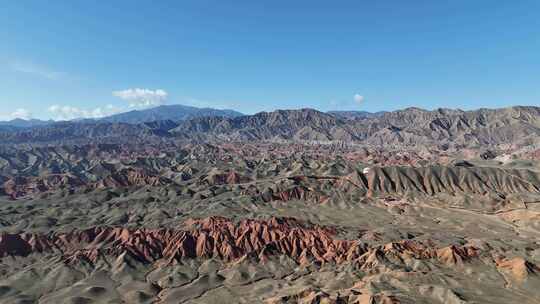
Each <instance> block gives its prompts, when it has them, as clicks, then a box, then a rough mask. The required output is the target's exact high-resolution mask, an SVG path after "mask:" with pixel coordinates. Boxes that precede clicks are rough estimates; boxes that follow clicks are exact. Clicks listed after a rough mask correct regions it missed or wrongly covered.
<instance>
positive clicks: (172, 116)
mask: <svg viewBox="0 0 540 304" xmlns="http://www.w3.org/2000/svg"><path fill="white" fill-rule="evenodd" d="M242 115H244V114H242V113H240V112H237V111H233V110H217V109H212V108H196V107H190V106H184V105H163V106H158V107H155V108H151V109H147V110H134V111H129V112H124V113H120V114H115V115H112V116H108V117H104V118H102V119H100V120H101V121H106V122H123V123H131V124H136V123H144V122H151V121H158V120H172V121H182V120H187V119H192V118H197V117H207V116H218V117H238V116H242Z"/></svg>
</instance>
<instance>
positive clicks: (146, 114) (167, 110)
mask: <svg viewBox="0 0 540 304" xmlns="http://www.w3.org/2000/svg"><path fill="white" fill-rule="evenodd" d="M242 115H244V114H242V113H240V112H237V111H233V110H218V109H212V108H197V107H190V106H184V105H162V106H158V107H155V108H150V109H146V110H133V111H129V112H123V113H119V114H115V115H111V116H107V117H103V118H100V119H78V120H75V121H77V122H96V121H102V122H116V123H129V124H138V123H145V122H152V121H160V120H172V121H182V120H187V119H192V118H197V117H205V116H216V117H238V116H242ZM53 123H55V121H53V120H39V119H30V120H24V119H19V118H17V119H13V120H10V121H0V130H9V129H13V128H31V127H38V126H44V125H50V124H53Z"/></svg>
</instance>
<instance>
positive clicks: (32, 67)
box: [11, 61, 65, 80]
mask: <svg viewBox="0 0 540 304" xmlns="http://www.w3.org/2000/svg"><path fill="white" fill-rule="evenodd" d="M11 69H12V70H13V71H15V72H19V73H25V74H31V75H34V76H38V77H42V78H46V79H49V80H57V79H59V78H61V77H62V76H64V75H65V73H63V72H59V71H55V70H53V69H51V68H49V67H46V66H43V65H39V64H36V63H33V62H25V61H15V62H12V63H11Z"/></svg>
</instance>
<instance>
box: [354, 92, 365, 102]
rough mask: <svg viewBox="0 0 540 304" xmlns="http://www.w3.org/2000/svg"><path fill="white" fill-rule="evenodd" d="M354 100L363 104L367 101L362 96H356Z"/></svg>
mask: <svg viewBox="0 0 540 304" xmlns="http://www.w3.org/2000/svg"><path fill="white" fill-rule="evenodd" d="M353 99H354V101H355V102H356V103H359V104H362V103H363V102H364V100H365V98H364V96H362V95H360V94H354V96H353Z"/></svg>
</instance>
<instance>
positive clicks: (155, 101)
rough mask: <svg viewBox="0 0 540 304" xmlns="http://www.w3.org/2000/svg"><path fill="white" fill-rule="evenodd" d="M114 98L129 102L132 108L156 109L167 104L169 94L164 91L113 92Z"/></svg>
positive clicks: (135, 90) (131, 90) (132, 90)
mask: <svg viewBox="0 0 540 304" xmlns="http://www.w3.org/2000/svg"><path fill="white" fill-rule="evenodd" d="M112 94H113V96H116V97H119V98H121V99H123V100H125V101H127V102H129V106H130V107H131V108H146V107H155V106H159V105H162V104H164V103H166V101H167V97H168V94H167V92H165V91H164V90H161V89H157V90H149V89H138V88H136V89H127V90H122V91H114V92H112Z"/></svg>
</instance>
